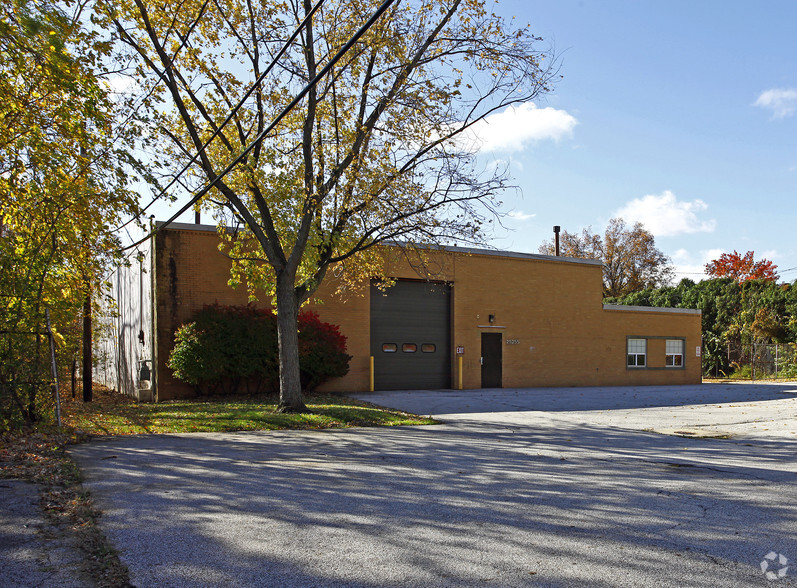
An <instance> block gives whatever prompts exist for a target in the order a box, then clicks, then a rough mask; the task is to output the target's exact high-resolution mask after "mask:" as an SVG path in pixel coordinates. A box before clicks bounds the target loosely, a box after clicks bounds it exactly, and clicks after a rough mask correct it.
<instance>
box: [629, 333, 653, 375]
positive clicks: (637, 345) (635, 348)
mask: <svg viewBox="0 0 797 588" xmlns="http://www.w3.org/2000/svg"><path fill="white" fill-rule="evenodd" d="M627 345H628V351H627V358H628V359H627V360H626V365H627V366H628V367H633V368H640V367H645V365H646V363H647V362H646V358H647V347H648V342H647V340H646V339H628V343H627Z"/></svg>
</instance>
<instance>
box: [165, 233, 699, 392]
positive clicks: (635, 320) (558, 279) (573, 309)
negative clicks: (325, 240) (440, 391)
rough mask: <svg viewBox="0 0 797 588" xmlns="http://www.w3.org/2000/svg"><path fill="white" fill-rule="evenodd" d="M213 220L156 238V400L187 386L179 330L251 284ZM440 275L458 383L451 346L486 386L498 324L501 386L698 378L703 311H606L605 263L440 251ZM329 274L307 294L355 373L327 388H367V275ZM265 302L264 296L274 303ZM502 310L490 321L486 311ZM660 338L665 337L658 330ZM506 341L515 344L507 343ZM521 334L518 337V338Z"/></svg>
mask: <svg viewBox="0 0 797 588" xmlns="http://www.w3.org/2000/svg"><path fill="white" fill-rule="evenodd" d="M217 244H218V237H217V235H216V233H215V232H213V231H208V230H184V229H179V230H167V231H163V232H162V233H161V234H159V235H158V237H157V239H156V254H157V257H156V265H157V275H156V289H157V315H158V317H157V330H158V349H159V357H158V374H157V377H158V386H159V399H160V400H164V399H166V398H175V397H182V396H188V395H190V394H191V393H192V391H191V389H190V388H188V387H187V386H184V385H182V384H180V383H179V382H176V381H175V380H174V379H173V378H172V376H171V370H169V369H168V368H167V367H165V361H166V358H167V357H168V353H169V351H170V350H171V347H172V343H173V337H174V331H175V330H176V329H177V327H179V325H180V324H182V323H183V322H185V321H187V320H188V319H189V318H190V316H191V315H192V314H193V313H194V312H195V311H196V310H198V309H200V308H201V307H202V306H203V305H205V304H212V303H214V302H218V303H220V304H246V303H247V294H246V291H245V289H243V288H239V289H238V290H233V289H232V288H230V287H229V286H227V280H228V279H229V269H230V262H229V260H228V259H227V258H225V257H224V256H223V255H221V253H219V251H218V249H217ZM417 266H418V264H417V263H412V262H408V261H407V260H406V259H404V258H402V257H400V256H397V257H395V258H394V259H393V260H392V261H391V262H390V267H391V270H390V272H389V273H390V274H391V275H393V276H395V277H397V278H418V277H419V272H418V271H417V270H416V269H415V268H416V267H417ZM429 267H430V268H432V269H433V272H434V274H435V275H434V276H433V278H434V279H438V280H446V281H449V282H452V283H453V288H452V322H453V334H452V341H451V349H452V374H451V375H452V384H453V385H454V386H456V384H457V378H458V374H457V367H458V361H457V357H456V355H454V351H455V349H456V347H464V348H465V353H464V355H463V356H462V358H463V374H462V380H463V385H464V387H465V388H479V387H481V367H480V362H479V359H480V356H481V349H480V348H481V333H483V332H499V333H501V335H502V340H503V343H504V344H503V345H502V353H503V385H504V387H528V386H593V385H642V384H687V383H699V382H700V373H701V370H700V358H699V357H695V348H696V347H699V346H700V345H701V333H700V315H699V314H684V313H678V312H650V311H636V310H604V308H603V305H602V285H601V267H600V266H599V265H595V264H589V263H582V262H572V261H566V260H563V259H556V258H545V257H541V256H534V257H532V258H528V257H512V256H506V255H493V254H484V253H481V254H476V255H467V254H456V255H454V254H450V253H439V254H434V255H432V260H431V263H430V265H429ZM336 286H337V284H336V283H335V279H334V278H329V279H327V281H326V282H325V283H324V284H323V285H322V287H321V288H320V289H319V292H318V295H317V298H319V299H320V301H321V303H316V302H315V301H314V302H313V303H312V304H311V305H310V307H311V308H313V309H314V310H316V311H317V312H318V313H319V315H320V317H321V318H322V319H323V320H325V321H329V322H332V323H335V324H337V325H339V326H340V328H341V332H342V333H343V334H344V335H345V336H346V337H347V344H348V352H349V354H350V355H352V356H353V359H352V361H351V364H350V366H351V367H350V372H349V374H348V375H347V376H345V377H344V378H340V379H338V380H335V381H332V382H328V383H327V384H326V385H325V387H324V388H323V389H325V390H328V391H343V392H346V391H348V392H355V391H356V392H361V391H367V390H368V387H369V353H370V301H369V298H368V295H369V289H368V284H363V285H362V287H361V288H359V289H357V290H349V291H347V292H346V293H345V295H344V296H343V298H342V299H341V298H340V297H338V296H335V295H333V294H332V292H334V291H335V289H336ZM267 303H268V301H262V302H261V305H264V306H267V305H268V304H267ZM490 314H492V315H495V322H494V323H493V325H492V326H490V323H489V322H488V316H489V315H490ZM627 336H638V337H651V339H649V341H648V368H649V369H642V370H634V369H627V368H626V337H627ZM656 337H659V338H656ZM666 337H670V338H685V339H686V344H685V368H684V369H672V368H670V369H665V368H664V340H665V339H664V338H666ZM507 340H510V341H511V342H512V343H513V344H507ZM515 341H517V344H514V342H515Z"/></svg>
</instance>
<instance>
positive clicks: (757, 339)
mask: <svg viewBox="0 0 797 588" xmlns="http://www.w3.org/2000/svg"><path fill="white" fill-rule="evenodd" d="M605 302H606V303H607V304H626V305H631V306H658V307H665V308H697V309H700V310H701V311H702V313H703V316H702V321H703V322H702V326H703V351H702V358H703V373H704V374H705V375H709V376H729V375H731V374H733V373H734V372H737V373H739V372H746V371H747V370H749V367H748V368H747V370H743V369H742V368H743V366H742V363H743V362H742V358H746V357H750V353H754V352H755V349H756V348H755V347H754V345H755V346H759V348H760V349H761V350H764V349H766V346H768V345H773V344H782V345H781V347H779V348H780V349H782V351H781V354H783V360H782V362H781V372H780V373H779V375H781V376H784V377H797V365H795V364H794V359H793V358H794V353H795V349H797V280H795V281H794V282H793V283H791V284H788V283H780V284H779V283H777V282H776V281H775V280H772V279H752V280H744V281H737V280H735V279H733V278H727V277H725V278H711V279H708V280H703V281H700V282H694V281H692V280H690V279H688V278H684V279H682V280H681V281H680V282H679V283H678V285H677V286H665V287H661V288H647V289H644V290H640V291H638V292H633V293H630V294H627V295H625V296H620V297H609V298H606V299H605ZM742 350H746V351H744V352H743V351H742ZM762 352H763V351H762ZM767 353H769V354H770V355H771V352H769V351H767Z"/></svg>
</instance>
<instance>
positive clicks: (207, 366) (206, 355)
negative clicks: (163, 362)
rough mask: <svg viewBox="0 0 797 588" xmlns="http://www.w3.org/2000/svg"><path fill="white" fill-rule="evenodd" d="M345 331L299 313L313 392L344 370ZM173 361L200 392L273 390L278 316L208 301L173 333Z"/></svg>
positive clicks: (304, 370)
mask: <svg viewBox="0 0 797 588" xmlns="http://www.w3.org/2000/svg"><path fill="white" fill-rule="evenodd" d="M350 359H351V356H349V355H347V354H346V337H345V336H344V335H342V334H341V332H340V329H339V328H338V327H337V326H336V325H333V324H331V323H327V322H324V321H322V320H321V319H320V318H319V317H318V314H317V313H315V312H313V311H307V310H305V311H302V312H300V313H299V368H300V376H301V383H302V388H303V389H304V390H305V391H307V392H309V391H312V390H314V389H315V388H317V387H318V386H319V385H321V384H322V383H323V382H325V381H326V380H328V379H330V378H335V377H340V376H344V375H346V373H348V371H349V360H350ZM169 367H170V368H172V370H174V375H175V377H176V378H177V379H179V380H181V381H183V382H186V383H188V384H191V385H192V386H193V387H194V389H195V390H196V391H197V393H199V394H232V393H235V392H238V391H246V392H250V393H263V392H274V391H276V390H277V389H278V382H279V359H278V355H277V318H276V316H275V315H274V313H273V312H272V311H271V310H268V309H263V308H257V307H255V306H252V305H248V306H222V305H219V304H213V305H208V306H205V307H204V308H203V309H202V310H200V311H199V312H197V313H196V315H195V316H194V317H193V320H192V321H191V322H189V323H186V324H184V325H183V326H181V327H180V328H179V329H178V331H177V333H176V334H175V345H174V349H173V350H172V353H171V355H170V357H169Z"/></svg>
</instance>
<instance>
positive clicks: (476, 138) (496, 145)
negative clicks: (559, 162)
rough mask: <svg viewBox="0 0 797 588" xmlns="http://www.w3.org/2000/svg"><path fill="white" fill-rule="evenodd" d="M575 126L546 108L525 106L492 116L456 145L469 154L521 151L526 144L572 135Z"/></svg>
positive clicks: (571, 120) (566, 116) (564, 115)
mask: <svg viewBox="0 0 797 588" xmlns="http://www.w3.org/2000/svg"><path fill="white" fill-rule="evenodd" d="M577 124H578V121H577V120H576V118H575V117H574V116H572V115H571V114H568V113H567V112H566V111H564V110H557V109H555V108H551V107H550V106H548V107H546V108H537V105H536V104H533V103H531V102H526V103H524V104H521V105H520V106H517V107H515V106H510V107H508V108H507V109H506V110H504V111H503V112H498V113H496V114H492V115H490V116H488V117H487V118H485V119H484V120H482V121H479V122H478V123H476V124H475V125H473V126H472V127H471V128H470V129H468V131H467V132H465V133H463V136H462V137H461V138H460V141H461V142H462V144H463V145H465V146H466V147H467V148H468V149H470V150H472V151H474V152H475V151H480V152H482V153H489V152H493V151H507V152H513V151H522V150H523V149H524V148H525V147H526V146H527V145H528V144H529V143H533V142H536V141H544V140H548V139H553V140H554V141H558V140H560V139H562V138H563V137H569V136H571V135H572V134H573V127H575V126H576V125H577Z"/></svg>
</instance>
